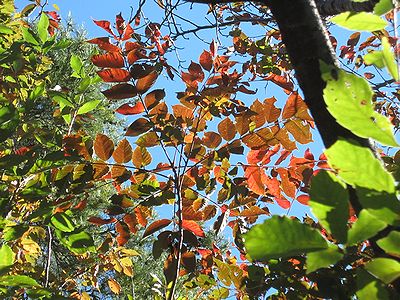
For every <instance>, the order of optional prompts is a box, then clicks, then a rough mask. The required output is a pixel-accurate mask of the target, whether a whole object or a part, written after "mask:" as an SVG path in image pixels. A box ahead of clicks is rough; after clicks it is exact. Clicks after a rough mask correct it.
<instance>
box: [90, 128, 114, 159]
mask: <svg viewBox="0 0 400 300" xmlns="http://www.w3.org/2000/svg"><path fill="white" fill-rule="evenodd" d="M93 146H94V151H95V153H96V155H97V156H98V157H99V158H100V159H102V160H104V161H106V160H108V159H109V158H110V157H111V155H112V154H113V152H114V143H113V141H112V140H111V139H110V138H109V137H108V136H106V135H104V134H100V133H98V134H97V135H96V139H95V141H94V145H93Z"/></svg>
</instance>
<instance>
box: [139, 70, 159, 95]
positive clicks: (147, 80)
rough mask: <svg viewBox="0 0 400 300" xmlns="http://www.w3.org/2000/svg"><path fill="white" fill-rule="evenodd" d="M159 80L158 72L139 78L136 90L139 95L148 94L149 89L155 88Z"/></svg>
mask: <svg viewBox="0 0 400 300" xmlns="http://www.w3.org/2000/svg"><path fill="white" fill-rule="evenodd" d="M157 78H158V73H157V72H156V71H153V72H151V73H150V74H148V75H146V76H144V77H142V78H139V79H138V80H137V81H136V89H137V91H138V93H140V94H143V93H145V92H147V90H148V89H149V88H151V87H152V86H153V84H154V83H155V82H156V80H157Z"/></svg>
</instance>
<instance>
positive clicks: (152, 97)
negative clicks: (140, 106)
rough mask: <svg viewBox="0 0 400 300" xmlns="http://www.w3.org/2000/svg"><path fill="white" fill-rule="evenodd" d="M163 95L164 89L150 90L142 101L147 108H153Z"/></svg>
mask: <svg viewBox="0 0 400 300" xmlns="http://www.w3.org/2000/svg"><path fill="white" fill-rule="evenodd" d="M164 97H165V91H164V89H158V90H154V91H151V92H150V93H148V94H147V95H146V97H145V98H144V103H145V105H146V108H147V109H148V110H150V109H152V108H154V107H155V106H156V105H157V104H158V103H159V102H160V101H161V100H162V99H163V98H164Z"/></svg>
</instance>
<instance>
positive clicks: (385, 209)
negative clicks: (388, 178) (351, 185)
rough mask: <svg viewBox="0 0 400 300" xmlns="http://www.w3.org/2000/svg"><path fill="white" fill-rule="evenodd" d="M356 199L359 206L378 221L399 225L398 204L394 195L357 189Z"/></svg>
mask: <svg viewBox="0 0 400 300" xmlns="http://www.w3.org/2000/svg"><path fill="white" fill-rule="evenodd" d="M356 192H357V197H358V200H359V201H360V203H361V206H362V207H363V208H364V209H366V210H367V211H368V212H369V213H370V214H371V215H373V216H374V217H375V218H377V219H379V220H385V222H386V223H387V224H390V225H394V226H396V225H399V224H400V202H399V200H398V199H397V196H396V194H395V193H392V194H389V193H386V192H377V191H374V190H369V189H364V188H359V187H358V188H357V189H356Z"/></svg>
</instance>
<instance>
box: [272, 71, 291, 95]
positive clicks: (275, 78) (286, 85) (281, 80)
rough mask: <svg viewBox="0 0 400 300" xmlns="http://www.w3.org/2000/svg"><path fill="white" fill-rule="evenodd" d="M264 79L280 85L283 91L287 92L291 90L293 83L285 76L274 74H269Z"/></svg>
mask: <svg viewBox="0 0 400 300" xmlns="http://www.w3.org/2000/svg"><path fill="white" fill-rule="evenodd" d="M266 80H270V81H272V82H273V83H275V84H276V85H278V86H280V87H281V88H283V89H284V90H285V93H287V94H289V93H290V92H291V91H293V83H292V82H290V81H288V80H287V79H286V77H283V76H280V75H276V74H271V75H269V76H268V77H267V78H266Z"/></svg>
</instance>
